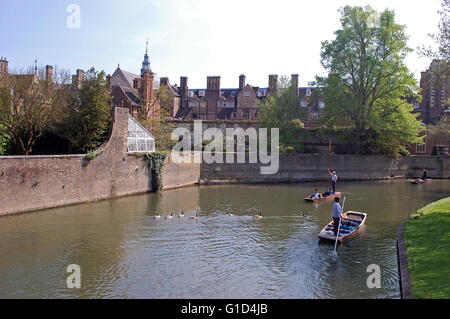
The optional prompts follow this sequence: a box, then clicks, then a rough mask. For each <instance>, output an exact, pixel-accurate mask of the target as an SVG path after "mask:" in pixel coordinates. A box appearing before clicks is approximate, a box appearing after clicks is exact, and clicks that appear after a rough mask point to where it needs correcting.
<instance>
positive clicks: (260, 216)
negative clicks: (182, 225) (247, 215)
mask: <svg viewBox="0 0 450 319" xmlns="http://www.w3.org/2000/svg"><path fill="white" fill-rule="evenodd" d="M229 216H233V214H231V213H230V214H229ZM184 217H185V215H184V212H181V214H178V218H184ZM253 218H255V219H258V220H260V219H262V213H259V215H254V216H253ZM155 219H161V215H159V214H157V215H155ZM164 219H173V213H170V215H166V217H164ZM189 219H194V220H198V213H197V214H195V215H191V216H189Z"/></svg>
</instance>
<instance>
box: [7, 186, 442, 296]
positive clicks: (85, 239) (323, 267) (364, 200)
mask: <svg viewBox="0 0 450 319" xmlns="http://www.w3.org/2000/svg"><path fill="white" fill-rule="evenodd" d="M316 187H320V189H321V191H322V192H323V191H324V190H325V187H326V185H325V183H296V184H266V185H219V186H199V187H187V188H181V189H175V190H168V191H163V192H161V193H158V194H156V193H152V194H145V195H138V196H132V197H125V198H119V199H113V200H106V201H100V202H94V203H87V204H80V205H75V206H68V207H62V208H55V209H50V210H43V211H38V212H34V213H28V214H21V215H12V216H6V217H2V218H0V256H1V257H0V298H236V299H240V298H244V299H246V298H400V291H399V277H398V268H397V251H396V238H397V228H398V226H399V225H400V224H401V222H402V221H403V220H405V219H406V217H407V216H408V214H410V213H413V212H415V211H416V210H417V209H419V208H421V207H422V206H424V205H426V204H427V203H429V202H432V201H435V200H438V199H440V198H443V197H446V196H449V193H450V180H433V182H432V183H431V184H427V185H412V184H410V183H408V181H406V180H395V181H367V182H340V183H338V191H341V192H343V196H345V197H346V202H345V210H346V211H347V210H353V211H361V212H365V213H367V214H368V218H367V222H366V227H365V231H364V232H363V233H362V234H361V235H360V236H359V237H357V238H356V239H354V240H352V241H350V242H348V243H344V244H342V245H339V246H338V249H337V251H338V256H337V257H333V256H332V254H331V251H332V250H333V248H334V247H333V243H323V242H319V240H318V237H317V235H318V233H319V232H320V230H321V229H322V228H323V227H324V226H325V225H326V224H327V223H328V222H329V221H330V220H331V205H332V202H331V201H327V202H321V203H319V204H314V203H307V202H305V201H304V200H303V198H304V197H305V196H307V195H310V194H312V193H313V191H314V189H315V188H316ZM182 210H183V211H184V212H185V214H186V217H185V218H178V217H177V214H178V213H179V212H181V211H182ZM260 212H262V215H263V218H262V220H256V219H254V218H253V217H252V216H253V215H256V214H259V213H260ZM156 213H160V214H161V215H162V219H161V220H155V219H154V217H153V216H154V215H155V214H156ZM170 213H173V214H174V216H175V217H174V218H173V219H172V220H167V219H164V216H165V215H166V214H170ZM196 213H199V219H198V220H197V221H196V220H192V219H189V218H188V216H190V215H193V214H196ZM230 213H232V214H233V215H232V216H230ZM71 264H77V265H79V266H80V270H81V288H80V289H69V288H67V285H66V280H67V277H68V276H69V275H70V273H67V272H66V270H67V267H68V266H69V265H71ZM372 264H375V265H378V266H379V267H380V270H381V288H368V287H367V278H368V276H369V275H370V274H371V273H368V272H367V268H368V266H369V265H372Z"/></svg>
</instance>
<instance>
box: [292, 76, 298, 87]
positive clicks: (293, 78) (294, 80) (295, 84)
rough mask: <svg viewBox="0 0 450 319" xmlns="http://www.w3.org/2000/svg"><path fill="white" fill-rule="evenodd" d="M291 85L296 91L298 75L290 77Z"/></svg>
mask: <svg viewBox="0 0 450 319" xmlns="http://www.w3.org/2000/svg"><path fill="white" fill-rule="evenodd" d="M291 84H292V85H293V86H294V87H295V88H296V89H298V74H292V76H291Z"/></svg>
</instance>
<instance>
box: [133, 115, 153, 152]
mask: <svg viewBox="0 0 450 319" xmlns="http://www.w3.org/2000/svg"><path fill="white" fill-rule="evenodd" d="M154 151H155V137H154V136H153V135H152V134H150V132H149V131H147V130H146V129H145V127H143V126H142V125H141V124H140V123H139V122H138V121H137V120H136V119H134V118H133V117H132V116H130V115H128V152H130V153H151V152H154Z"/></svg>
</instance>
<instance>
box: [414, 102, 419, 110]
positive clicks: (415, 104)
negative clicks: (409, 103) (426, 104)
mask: <svg viewBox="0 0 450 319" xmlns="http://www.w3.org/2000/svg"><path fill="white" fill-rule="evenodd" d="M413 108H415V109H418V108H419V102H417V101H415V102H414V103H413Z"/></svg>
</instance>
